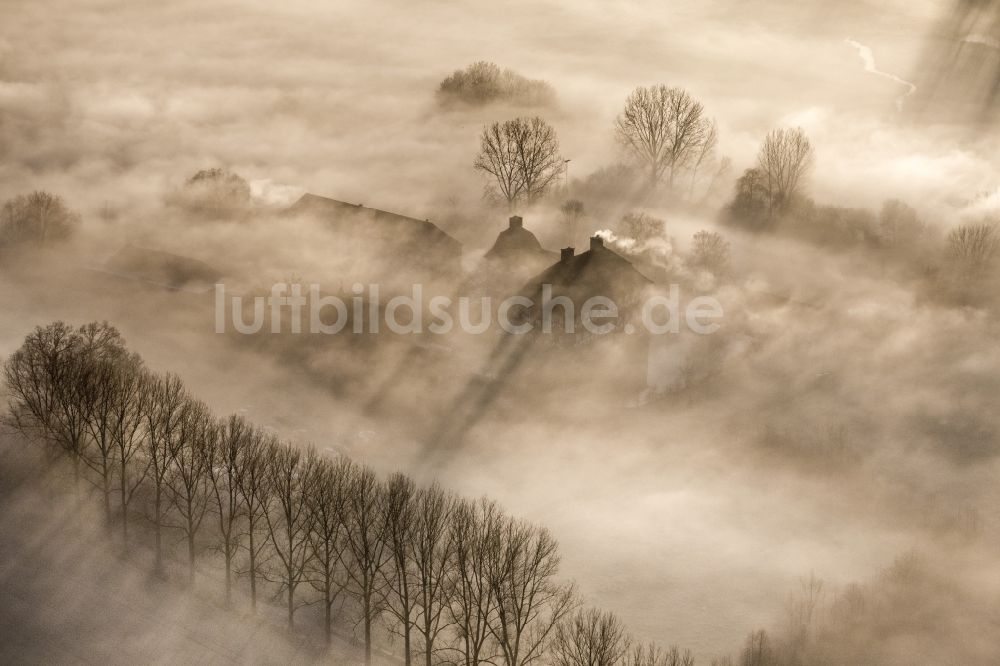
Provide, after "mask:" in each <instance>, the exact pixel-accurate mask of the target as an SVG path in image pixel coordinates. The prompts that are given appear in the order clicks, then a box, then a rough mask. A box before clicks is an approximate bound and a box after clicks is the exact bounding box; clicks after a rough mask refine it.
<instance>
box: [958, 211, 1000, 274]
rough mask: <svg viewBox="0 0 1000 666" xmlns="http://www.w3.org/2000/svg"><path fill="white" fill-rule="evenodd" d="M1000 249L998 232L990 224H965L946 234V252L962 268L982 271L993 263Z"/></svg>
mask: <svg viewBox="0 0 1000 666" xmlns="http://www.w3.org/2000/svg"><path fill="white" fill-rule="evenodd" d="M998 250H1000V234H997V230H996V227H995V226H994V225H992V224H987V223H982V224H966V225H962V226H960V227H957V228H956V229H952V231H951V233H950V234H948V253H949V255H950V258H951V260H952V261H953V262H954V263H955V264H956V265H957V266H958V267H959V268H961V269H962V270H964V271H966V272H968V273H970V274H976V273H982V272H984V271H986V270H987V269H988V268H989V267H990V266H991V264H992V263H993V260H994V258H995V257H996V255H997V251H998Z"/></svg>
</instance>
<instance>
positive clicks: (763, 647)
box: [740, 629, 774, 666]
mask: <svg viewBox="0 0 1000 666" xmlns="http://www.w3.org/2000/svg"><path fill="white" fill-rule="evenodd" d="M773 664H774V649H773V648H772V647H771V639H770V637H769V636H768V635H767V632H766V631H764V630H763V629H761V630H759V631H755V632H753V633H751V634H750V635H749V636H747V639H746V643H745V644H744V646H743V651H742V652H741V653H740V666H772V665H773Z"/></svg>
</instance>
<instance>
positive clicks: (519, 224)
mask: <svg viewBox="0 0 1000 666" xmlns="http://www.w3.org/2000/svg"><path fill="white" fill-rule="evenodd" d="M510 228H511V229H523V228H524V220H522V219H521V216H520V215H514V216H512V217H511V218H510Z"/></svg>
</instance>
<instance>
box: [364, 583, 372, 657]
mask: <svg viewBox="0 0 1000 666" xmlns="http://www.w3.org/2000/svg"><path fill="white" fill-rule="evenodd" d="M365 587H367V585H366V586H365ZM364 597H365V598H364V612H365V666H371V663H372V600H371V593H370V592H368V591H367V590H365V594H364Z"/></svg>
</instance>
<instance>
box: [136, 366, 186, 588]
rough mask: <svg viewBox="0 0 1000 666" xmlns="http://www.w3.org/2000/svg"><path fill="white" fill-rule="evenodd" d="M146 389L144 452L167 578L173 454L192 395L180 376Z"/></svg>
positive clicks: (159, 562) (154, 381) (159, 567)
mask: <svg viewBox="0 0 1000 666" xmlns="http://www.w3.org/2000/svg"><path fill="white" fill-rule="evenodd" d="M144 389H145V391H146V392H147V393H148V395H147V397H146V398H145V401H146V403H147V405H148V406H147V408H146V433H145V434H146V437H145V439H144V440H143V442H142V448H143V454H144V455H145V458H146V461H147V462H148V464H149V469H148V471H147V478H149V479H151V480H152V483H153V507H152V510H153V515H152V517H151V518H150V520H151V522H152V523H153V531H154V539H155V542H154V550H155V552H156V562H155V571H156V573H157V575H163V527H164V526H165V524H166V523H165V513H166V510H167V507H168V505H169V497H170V496H169V491H168V489H167V478H168V475H169V474H170V452H171V451H173V450H174V446H175V442H174V440H175V438H176V437H177V433H178V431H179V430H180V420H181V418H182V416H183V410H184V405H185V404H187V401H188V395H187V392H186V391H185V389H184V383H183V382H182V381H181V380H180V378H179V377H177V376H176V375H164V376H153V377H152V378H151V379H150V381H149V382H148V383H147V384H145V386H144Z"/></svg>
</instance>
